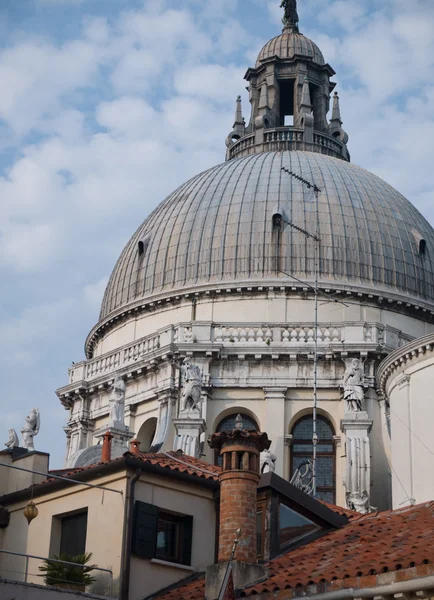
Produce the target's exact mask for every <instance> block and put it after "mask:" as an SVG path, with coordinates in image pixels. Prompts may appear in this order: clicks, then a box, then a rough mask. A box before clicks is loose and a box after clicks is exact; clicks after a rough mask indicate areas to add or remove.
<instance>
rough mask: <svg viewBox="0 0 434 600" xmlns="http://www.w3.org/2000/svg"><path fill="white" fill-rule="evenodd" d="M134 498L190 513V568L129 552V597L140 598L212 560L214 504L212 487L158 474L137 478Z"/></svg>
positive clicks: (164, 507) (214, 525) (202, 568)
mask: <svg viewBox="0 0 434 600" xmlns="http://www.w3.org/2000/svg"><path fill="white" fill-rule="evenodd" d="M136 499H137V500H141V501H142V502H148V503H149V504H154V505H155V506H158V507H159V508H161V509H164V510H168V511H173V512H175V513H179V514H182V515H192V516H193V542H192V555H191V566H192V568H191V569H188V568H185V567H183V566H178V565H173V566H170V565H168V564H162V563H161V562H156V561H155V560H149V559H144V558H139V557H136V556H133V558H132V563H131V584H130V600H141V599H142V598H144V597H145V596H147V595H149V594H152V593H153V592H155V591H158V590H160V589H162V588H164V587H166V586H169V585H171V584H172V583H176V582H177V581H179V580H181V579H184V578H185V577H188V576H189V575H191V574H192V573H193V572H196V571H204V570H205V568H206V567H207V565H209V564H212V563H214V548H215V528H216V524H215V505H214V499H213V491H212V490H209V489H204V488H200V487H198V486H196V485H191V484H190V485H189V484H184V483H182V482H177V483H176V485H174V483H173V482H171V481H170V480H167V479H163V478H161V477H158V478H152V479H148V480H147V481H146V482H144V481H140V482H138V483H137V485H136Z"/></svg>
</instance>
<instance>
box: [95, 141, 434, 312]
mask: <svg viewBox="0 0 434 600" xmlns="http://www.w3.org/2000/svg"><path fill="white" fill-rule="evenodd" d="M282 167H286V168H289V169H291V170H292V171H294V172H295V173H297V174H300V175H301V176H302V177H304V178H306V179H308V180H312V181H313V182H314V183H315V184H316V185H318V186H319V188H320V189H321V190H322V191H321V194H320V195H319V217H320V227H319V233H320V239H321V250H320V254H321V264H320V281H321V283H322V284H324V285H325V286H326V287H328V286H330V287H332V286H333V285H335V286H337V287H340V288H344V289H347V290H348V289H351V290H356V291H363V292H365V293H374V294H377V295H378V294H380V295H381V294H383V293H384V294H385V295H387V293H395V294H399V296H401V297H402V296H405V297H407V298H408V299H412V300H413V301H416V302H417V300H422V301H425V302H433V301H434V230H433V228H432V227H431V226H430V225H429V223H428V222H427V221H426V220H425V219H424V218H423V217H422V215H421V214H420V213H419V212H418V211H417V209H416V208H415V207H414V206H413V205H412V204H411V203H410V202H409V201H408V200H406V199H405V198H404V197H403V196H402V195H401V194H400V193H399V192H397V191H396V190H395V189H394V188H392V187H391V186H390V185H388V184H387V183H385V182H384V181H382V180H381V179H380V178H379V177H377V176H376V175H373V174H371V173H369V172H368V171H365V170H364V169H361V168H360V167H357V166H355V165H353V164H351V163H348V162H345V161H343V160H339V159H336V158H332V157H329V156H325V155H322V154H317V153H310V152H298V151H283V152H266V153H263V154H257V155H251V156H246V157H243V158H239V159H234V160H231V161H228V162H225V163H223V164H221V165H218V166H216V167H213V168H212V169H209V170H208V171H205V172H203V173H201V174H199V175H197V176H195V177H193V178H192V179H191V180H190V181H188V182H187V183H185V184H184V185H182V186H181V187H179V188H178V189H177V190H176V191H175V192H174V193H173V194H171V195H170V196H169V197H168V198H167V199H166V200H164V202H162V203H161V204H160V205H159V206H158V207H157V208H156V209H155V210H154V211H153V212H152V214H151V215H150V216H149V217H148V218H147V219H146V220H145V222H144V223H143V224H142V225H141V226H140V227H139V229H138V230H137V231H136V233H135V234H134V235H133V237H132V238H131V240H130V241H129V242H128V244H127V245H126V247H125V249H124V250H123V252H122V254H121V256H120V258H119V260H118V262H117V264H116V266H115V268H114V271H113V273H112V275H111V277H110V281H109V283H108V286H107V289H106V292H105V295H104V299H103V303H102V309H101V319H104V318H105V317H107V316H108V315H109V314H111V313H113V312H114V311H118V310H119V309H124V308H125V307H127V306H130V305H135V304H136V303H139V302H141V301H142V300H143V299H145V298H146V299H149V298H152V297H156V296H158V295H159V294H166V295H169V294H172V293H182V292H184V291H186V290H187V289H189V288H190V289H196V290H198V289H200V288H202V289H204V288H207V287H208V288H210V287H214V288H216V287H218V286H221V285H222V284H228V285H229V284H232V285H233V284H234V283H235V284H238V285H240V284H241V282H247V284H248V285H255V283H256V285H262V284H264V282H271V283H268V285H273V283H272V282H276V279H278V280H280V282H281V284H286V285H288V282H291V284H294V285H297V284H296V283H294V280H293V279H291V278H290V277H289V275H293V276H294V277H296V278H298V279H300V280H302V281H306V280H308V281H313V279H314V270H315V267H314V243H313V242H312V241H311V240H309V239H306V238H305V237H304V235H303V234H302V233H300V232H299V231H296V230H294V229H293V228H292V227H290V226H289V225H284V227H283V229H282V230H281V233H280V234H279V236H278V237H276V235H275V232H274V233H273V215H275V214H276V213H280V214H281V215H282V216H283V219H284V221H286V222H288V221H290V222H292V223H294V224H295V225H297V226H298V227H301V228H304V229H305V230H307V231H310V232H312V233H314V232H315V230H316V216H315V215H316V211H315V202H314V200H313V198H312V192H310V190H309V189H307V188H306V187H305V186H303V185H302V184H301V183H300V182H299V181H297V180H295V179H293V178H291V177H290V176H289V175H288V174H287V173H285V172H284V171H282ZM276 256H278V260H279V262H280V267H277V266H276V264H277V263H276ZM288 274H289V275H288ZM389 297H390V296H389Z"/></svg>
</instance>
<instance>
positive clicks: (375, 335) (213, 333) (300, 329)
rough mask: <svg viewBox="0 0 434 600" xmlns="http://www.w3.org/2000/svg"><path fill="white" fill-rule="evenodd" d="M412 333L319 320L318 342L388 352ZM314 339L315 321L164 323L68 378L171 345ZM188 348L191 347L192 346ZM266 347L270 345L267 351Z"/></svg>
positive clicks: (275, 346) (93, 374) (305, 344)
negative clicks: (280, 322)
mask: <svg viewBox="0 0 434 600" xmlns="http://www.w3.org/2000/svg"><path fill="white" fill-rule="evenodd" d="M411 339H412V338H411V336H409V335H406V334H403V333H402V332H401V331H399V330H397V329H394V328H392V327H388V326H384V325H380V324H377V323H363V322H360V323H354V322H351V323H340V324H337V323H334V324H333V323H320V324H319V326H318V344H319V345H320V346H321V348H326V347H327V346H330V348H331V349H332V351H333V352H334V351H348V350H351V351H358V350H360V351H362V350H363V349H364V348H366V350H367V351H372V350H374V349H376V348H378V347H381V348H383V349H384V350H385V351H386V352H391V351H393V350H395V349H396V348H400V347H401V346H403V345H405V344H407V343H408V342H409V341H411ZM314 341H315V329H314V325H313V323H300V324H293V325H288V324H274V323H273V324H268V325H264V326H258V325H254V324H241V325H240V324H222V323H221V324H215V323H209V322H208V323H179V324H177V325H176V326H171V327H167V328H164V329H162V330H160V331H157V332H156V333H154V334H152V335H148V336H145V337H143V338H141V339H140V340H136V341H135V342H133V343H131V344H128V345H126V346H123V347H121V348H118V349H117V350H115V351H113V352H108V353H107V354H104V355H102V356H99V357H96V358H94V359H91V360H89V361H83V362H81V363H77V364H75V365H73V366H72V367H71V368H70V369H69V383H70V384H74V383H77V382H79V381H83V380H84V381H93V380H96V379H98V378H99V377H104V376H107V375H109V374H111V373H114V372H115V371H119V370H120V371H122V368H123V367H125V370H126V371H127V370H128V369H127V367H130V368H131V365H134V364H135V363H139V362H140V361H142V360H143V359H147V358H149V359H152V358H154V357H159V356H160V357H162V356H164V355H165V354H166V353H168V351H169V350H170V349H172V350H173V349H175V350H179V351H180V352H182V351H183V348H184V349H185V348H186V347H191V350H192V351H193V350H194V348H195V347H196V348H197V349H198V350H199V351H200V348H203V347H204V345H205V346H206V347H207V348H206V350H207V351H208V350H210V349H211V350H212V347H213V346H214V345H215V346H216V347H217V348H219V347H222V346H224V347H226V349H227V350H229V349H230V348H237V350H238V349H240V348H241V347H249V346H252V347H256V348H259V347H262V348H263V349H266V348H267V347H268V346H269V347H270V350H271V351H273V353H276V352H277V353H281V354H285V353H288V352H289V353H291V352H293V351H296V352H303V348H309V352H311V350H312V348H313V345H314ZM189 351H190V350H189ZM266 352H268V350H266Z"/></svg>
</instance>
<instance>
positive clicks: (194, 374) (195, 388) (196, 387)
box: [180, 357, 202, 413]
mask: <svg viewBox="0 0 434 600" xmlns="http://www.w3.org/2000/svg"><path fill="white" fill-rule="evenodd" d="M181 375H182V393H181V407H180V412H181V413H190V412H191V411H199V410H200V405H201V394H202V373H201V370H200V367H198V366H197V365H193V364H191V362H190V359H189V358H188V357H187V358H184V362H183V364H182V365H181Z"/></svg>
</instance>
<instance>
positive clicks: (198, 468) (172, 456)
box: [34, 451, 221, 487]
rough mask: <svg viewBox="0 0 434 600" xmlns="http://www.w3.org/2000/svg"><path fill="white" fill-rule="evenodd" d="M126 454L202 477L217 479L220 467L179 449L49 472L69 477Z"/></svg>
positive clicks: (50, 479)
mask: <svg viewBox="0 0 434 600" xmlns="http://www.w3.org/2000/svg"><path fill="white" fill-rule="evenodd" d="M125 456H128V457H130V458H138V459H139V460H141V461H142V462H144V463H146V464H150V465H154V466H158V467H163V468H167V469H169V470H171V471H178V472H180V473H188V474H189V475H195V476H197V477H203V478H204V479H211V480H215V481H217V480H218V475H219V473H220V472H221V468H220V467H217V466H215V465H210V464H209V463H207V462H205V461H203V460H199V459H197V458H193V457H192V456H187V455H186V454H183V452H181V451H176V452H167V453H165V452H159V453H152V452H140V454H139V455H138V456H137V455H135V454H133V453H131V452H129V451H128V452H125V453H124V454H123V456H120V457H118V458H114V459H112V460H109V461H107V462H104V463H103V462H99V463H94V464H92V465H88V466H86V467H77V468H75V469H55V470H52V471H50V472H49V473H50V474H52V475H56V478H57V477H68V478H71V477H73V476H74V475H77V474H78V473H82V472H83V471H88V470H89V469H93V468H94V467H97V466H103V465H106V464H109V463H113V462H115V461H120V460H121V459H122V458H123V457H125ZM56 478H54V477H47V478H46V479H44V480H43V481H41V482H40V483H37V484H34V487H36V486H39V485H42V484H44V483H48V482H51V481H55V479H56Z"/></svg>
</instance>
